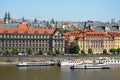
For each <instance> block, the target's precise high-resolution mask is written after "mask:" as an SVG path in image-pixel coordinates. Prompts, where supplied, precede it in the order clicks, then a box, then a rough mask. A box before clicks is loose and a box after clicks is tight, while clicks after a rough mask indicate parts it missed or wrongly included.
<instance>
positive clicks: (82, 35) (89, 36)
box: [65, 29, 115, 54]
mask: <svg viewBox="0 0 120 80" xmlns="http://www.w3.org/2000/svg"><path fill="white" fill-rule="evenodd" d="M65 37H66V38H67V40H66V42H68V44H66V47H67V49H66V50H68V49H69V47H70V46H73V45H79V47H80V50H84V51H85V52H86V53H88V49H90V48H92V50H93V53H94V54H102V53H103V50H104V49H106V50H107V52H109V50H110V49H111V48H114V47H115V41H114V37H113V36H112V35H110V34H109V33H105V32H100V31H95V30H92V29H89V30H82V31H81V30H80V31H72V32H68V33H65Z"/></svg>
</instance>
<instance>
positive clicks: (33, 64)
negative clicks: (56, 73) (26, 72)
mask: <svg viewBox="0 0 120 80" xmlns="http://www.w3.org/2000/svg"><path fill="white" fill-rule="evenodd" d="M54 64H55V62H54V61H38V62H19V63H18V64H17V66H18V67H25V66H51V65H54Z"/></svg>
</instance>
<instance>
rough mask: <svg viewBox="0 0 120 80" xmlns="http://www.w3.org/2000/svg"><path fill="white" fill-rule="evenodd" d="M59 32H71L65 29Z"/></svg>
mask: <svg viewBox="0 0 120 80" xmlns="http://www.w3.org/2000/svg"><path fill="white" fill-rule="evenodd" d="M59 31H60V32H61V33H66V32H70V30H66V29H63V28H60V29H59Z"/></svg>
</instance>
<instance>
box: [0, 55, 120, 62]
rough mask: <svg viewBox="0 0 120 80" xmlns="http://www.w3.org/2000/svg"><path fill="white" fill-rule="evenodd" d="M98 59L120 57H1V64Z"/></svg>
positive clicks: (116, 56) (118, 56)
mask: <svg viewBox="0 0 120 80" xmlns="http://www.w3.org/2000/svg"><path fill="white" fill-rule="evenodd" d="M98 58H119V59H120V55H112V56H111V55H107V56H96V55H94V56H80V55H75V56H63V55H62V56H38V55H36V56H0V62H19V61H20V62H22V61H35V60H36V61H37V60H38V61H39V60H55V61H58V60H96V59H98Z"/></svg>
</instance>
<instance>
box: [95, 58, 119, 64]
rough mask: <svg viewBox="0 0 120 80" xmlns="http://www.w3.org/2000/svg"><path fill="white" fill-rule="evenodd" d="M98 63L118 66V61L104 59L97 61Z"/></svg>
mask: <svg viewBox="0 0 120 80" xmlns="http://www.w3.org/2000/svg"><path fill="white" fill-rule="evenodd" d="M97 61H99V62H100V63H103V64H105V65H120V59H114V58H112V59H104V60H97Z"/></svg>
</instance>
